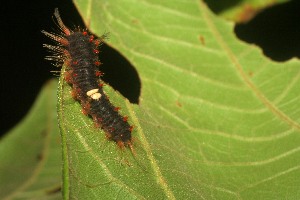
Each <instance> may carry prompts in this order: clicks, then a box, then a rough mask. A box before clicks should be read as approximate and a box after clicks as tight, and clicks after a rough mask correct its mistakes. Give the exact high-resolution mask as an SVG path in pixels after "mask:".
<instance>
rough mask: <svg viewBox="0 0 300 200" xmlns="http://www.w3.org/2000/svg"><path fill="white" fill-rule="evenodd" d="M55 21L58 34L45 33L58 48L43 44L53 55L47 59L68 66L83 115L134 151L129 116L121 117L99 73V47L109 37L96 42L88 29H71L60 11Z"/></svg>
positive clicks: (68, 81)
mask: <svg viewBox="0 0 300 200" xmlns="http://www.w3.org/2000/svg"><path fill="white" fill-rule="evenodd" d="M54 17H55V19H56V22H57V23H56V24H57V26H58V28H59V30H58V33H51V32H47V31H44V30H43V31H42V33H43V34H44V35H46V36H47V37H49V38H51V39H52V40H53V41H54V43H55V44H56V46H55V45H49V44H43V47H45V48H47V49H48V50H49V51H50V52H51V53H52V55H49V56H46V58H45V59H47V60H51V61H54V62H55V65H57V66H62V65H66V72H65V77H64V78H65V81H66V82H67V83H68V84H70V85H71V86H72V96H73V98H74V99H76V100H77V101H79V102H80V104H81V106H82V110H83V113H84V114H86V115H88V116H90V117H91V118H92V119H93V121H94V122H95V124H96V125H97V126H99V127H100V128H101V129H103V130H104V132H105V134H106V137H107V138H108V139H109V140H112V141H114V142H116V144H117V145H118V146H119V147H120V148H124V147H129V148H130V149H132V137H131V132H132V130H133V126H131V125H130V124H129V123H128V121H127V120H128V117H127V116H124V117H123V116H122V115H121V114H119V109H120V108H119V107H115V106H113V105H112V103H111V102H110V101H109V97H108V96H107V95H106V94H105V92H104V91H103V84H104V83H103V81H102V80H101V78H100V77H101V76H102V75H103V74H102V72H101V71H99V69H98V68H99V66H100V65H101V62H100V61H99V59H98V54H99V53H100V50H99V47H100V46H101V44H102V43H103V41H104V39H105V38H106V37H107V34H104V35H102V36H101V37H99V38H96V37H95V36H94V35H92V34H90V33H89V32H88V30H87V29H86V28H85V29H81V28H77V29H76V30H71V29H69V28H68V27H67V26H66V25H65V24H64V23H63V21H62V19H61V17H60V14H59V11H58V9H57V8H56V9H55V11H54Z"/></svg>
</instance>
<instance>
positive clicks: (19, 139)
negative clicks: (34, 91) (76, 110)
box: [0, 80, 61, 199]
mask: <svg viewBox="0 0 300 200" xmlns="http://www.w3.org/2000/svg"><path fill="white" fill-rule="evenodd" d="M56 88H57V81H56V80H55V81H54V80H53V81H49V82H48V83H47V84H46V85H45V86H44V88H43V90H42V92H41V94H40V95H39V96H38V98H37V100H36V102H35V103H34V105H33V107H32V108H31V110H30V112H29V113H28V115H27V116H26V117H25V118H24V119H23V120H22V122H20V124H19V125H18V126H16V127H15V128H14V129H12V130H11V131H10V132H8V133H7V134H6V135H5V137H4V138H2V139H1V142H0V199H61V192H60V190H61V147H60V136H59V129H58V126H57V118H56V102H57V100H56V98H57V96H56Z"/></svg>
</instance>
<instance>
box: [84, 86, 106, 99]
mask: <svg viewBox="0 0 300 200" xmlns="http://www.w3.org/2000/svg"><path fill="white" fill-rule="evenodd" d="M86 95H87V96H89V97H91V98H92V99H94V100H99V99H100V98H101V96H102V95H101V94H100V93H99V89H98V88H96V89H92V90H89V91H87V92H86Z"/></svg>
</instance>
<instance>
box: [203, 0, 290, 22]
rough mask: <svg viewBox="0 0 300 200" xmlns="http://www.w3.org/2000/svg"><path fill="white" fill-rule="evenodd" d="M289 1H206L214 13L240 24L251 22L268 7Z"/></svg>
mask: <svg viewBox="0 0 300 200" xmlns="http://www.w3.org/2000/svg"><path fill="white" fill-rule="evenodd" d="M288 1H289V0H264V1H261V0H242V1H239V0H238V1H237V0H229V1H214V0H206V2H207V4H208V5H209V7H210V8H211V9H212V10H213V11H214V12H216V13H218V14H219V15H220V16H222V17H224V18H226V19H230V20H232V21H234V22H239V23H243V22H247V21H249V20H251V19H252V18H253V17H254V16H255V15H256V14H257V13H259V12H260V11H261V10H263V9H265V8H267V7H270V6H274V5H276V4H281V3H284V2H288Z"/></svg>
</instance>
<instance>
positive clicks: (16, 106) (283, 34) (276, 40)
mask: <svg viewBox="0 0 300 200" xmlns="http://www.w3.org/2000/svg"><path fill="white" fill-rule="evenodd" d="M232 2H233V4H232V5H234V3H237V2H238V0H233V1H232ZM208 4H209V2H208ZM232 5H228V6H232ZM209 6H210V5H209ZM56 7H57V8H59V11H60V13H61V15H62V18H63V21H64V22H65V23H66V24H67V25H69V26H70V25H75V24H76V25H81V27H84V26H83V23H82V21H81V18H80V16H79V14H78V13H77V11H76V9H75V7H74V6H73V4H72V2H71V0H30V1H18V2H17V1H1V3H0V11H1V12H0V16H1V30H0V33H1V37H0V40H1V54H0V55H1V62H2V63H1V84H0V89H1V122H0V123H1V125H0V136H1V135H2V134H4V133H5V132H7V131H8V130H9V129H11V128H12V127H14V125H15V124H17V123H18V122H19V121H20V120H21V119H22V118H23V117H24V115H25V114H26V113H27V112H28V110H29V109H30V107H31V105H32V103H33V102H34V100H35V98H36V96H37V95H38V93H39V91H40V89H41V87H42V85H43V84H44V83H45V82H46V81H47V80H49V79H50V78H53V77H55V76H54V75H53V73H50V71H51V70H58V69H57V68H56V67H54V66H52V65H51V64H50V62H49V61H45V60H44V57H45V56H46V55H48V53H47V51H46V50H45V49H43V48H42V44H43V43H51V42H50V40H49V39H47V38H46V37H45V36H44V35H42V34H41V32H40V31H41V30H47V31H52V30H54V29H53V28H54V27H55V26H54V23H53V20H52V15H53V11H54V8H56ZM210 8H211V9H212V10H213V11H214V12H216V13H218V12H219V11H220V9H219V8H218V9H217V10H216V9H214V8H213V7H212V6H210ZM299 19H300V3H299V1H298V2H297V1H296V0H295V1H292V2H289V3H286V4H281V5H277V6H274V7H271V8H268V9H266V10H265V11H263V12H261V13H260V14H258V15H257V16H256V17H255V18H254V19H253V20H251V21H250V22H249V23H247V24H241V25H238V26H236V27H235V32H236V34H237V36H238V37H239V38H240V39H242V40H245V41H247V42H249V43H255V44H257V45H259V46H261V48H262V49H263V51H264V54H265V55H266V56H268V57H270V58H271V59H273V60H275V61H279V62H284V61H286V60H288V59H290V58H292V57H295V56H297V57H300V40H299V37H300V23H299ZM101 50H102V52H103V53H101V57H103V59H102V58H101V57H100V60H101V61H103V60H104V61H103V62H104V66H103V68H102V70H103V71H104V73H105V76H104V80H105V81H106V82H108V83H109V84H110V85H112V86H113V87H114V88H115V89H117V90H118V91H119V92H121V94H122V95H124V96H125V97H126V98H128V99H129V100H130V101H131V102H132V103H138V97H139V94H140V81H139V79H138V75H137V73H136V71H135V69H134V68H133V67H132V66H131V65H130V64H129V63H128V62H127V61H126V59H125V58H123V57H122V56H121V55H120V54H119V53H118V52H116V51H115V50H113V49H111V48H109V47H107V46H104V47H102V49H101ZM112 65H113V66H114V67H113V68H111V67H110V66H112ZM299 67H300V66H299ZM110 70H111V71H110ZM125 75H126V78H124V76H125ZM122 76H123V77H122ZM128 76H129V77H130V78H128ZM120 80H122V82H121V81H120ZM125 80H126V81H127V82H124V81H125Z"/></svg>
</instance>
